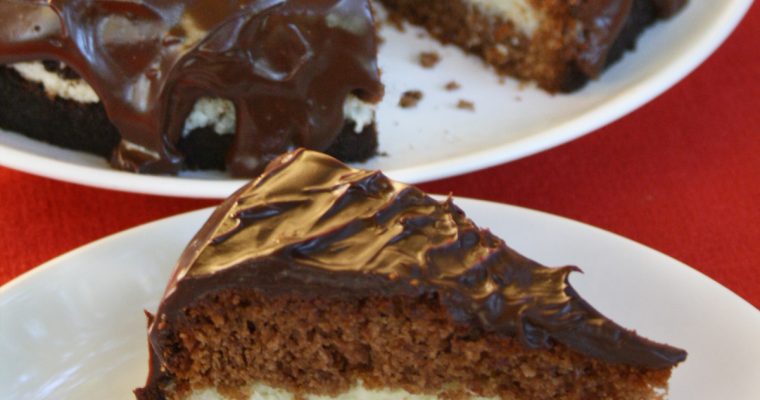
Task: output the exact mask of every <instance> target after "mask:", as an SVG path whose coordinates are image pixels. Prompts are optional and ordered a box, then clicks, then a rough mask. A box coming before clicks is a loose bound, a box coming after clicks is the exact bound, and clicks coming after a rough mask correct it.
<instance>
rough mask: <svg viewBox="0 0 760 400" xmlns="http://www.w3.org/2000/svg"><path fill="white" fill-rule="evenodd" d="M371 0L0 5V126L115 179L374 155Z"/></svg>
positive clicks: (56, 0) (244, 171)
mask: <svg viewBox="0 0 760 400" xmlns="http://www.w3.org/2000/svg"><path fill="white" fill-rule="evenodd" d="M376 57H377V40H376V33H375V26H374V21H373V15H372V10H371V8H370V4H369V0H320V1H310V0H244V1H218V0H171V1H169V0H161V1H159V0H140V1H138V0H123V1H92V0H52V1H47V2H37V1H3V2H0V64H2V65H5V67H0V128H4V129H9V130H13V131H18V132H21V133H24V134H27V135H29V136H32V137H34V138H37V139H42V140H46V141H49V142H51V143H53V144H57V145H61V146H64V147H69V148H73V149H79V150H85V151H90V152H93V153H96V154H101V155H104V156H107V157H109V158H110V160H111V163H112V164H113V165H114V166H115V167H116V168H120V169H124V170H130V171H137V172H146V173H161V174H173V173H177V172H178V171H180V170H181V169H182V168H187V167H190V168H224V167H226V169H227V170H229V171H230V172H231V173H232V174H233V175H238V176H252V175H254V174H255V173H257V172H260V171H261V169H262V168H263V166H264V165H266V163H267V162H268V161H270V160H271V159H272V158H274V157H275V156H276V155H279V154H281V153H283V152H285V151H287V150H288V149H292V148H293V147H295V146H303V147H308V148H312V149H317V150H322V151H328V152H330V153H331V154H334V155H336V156H338V157H340V158H341V159H343V160H346V161H358V160H364V159H366V158H368V157H370V156H372V155H373V154H374V153H375V149H376V146H377V138H376V132H375V128H374V105H375V104H376V103H377V102H378V101H379V100H380V99H381V98H382V94H383V86H382V84H381V83H380V80H379V73H378V68H377V63H376Z"/></svg>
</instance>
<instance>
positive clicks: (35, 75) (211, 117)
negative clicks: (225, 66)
mask: <svg viewBox="0 0 760 400" xmlns="http://www.w3.org/2000/svg"><path fill="white" fill-rule="evenodd" d="M11 67H12V68H13V69H14V70H16V72H18V73H19V75H21V77H22V78H24V79H26V80H28V81H30V82H35V83H39V84H41V85H42V87H43V88H44V89H45V92H46V93H47V95H48V96H50V97H60V98H62V99H66V100H72V101H76V102H79V103H84V104H92V103H98V102H100V98H98V95H97V94H96V93H95V91H94V90H93V89H92V87H91V86H90V85H88V84H87V82H85V81H84V80H82V79H64V78H62V77H61V76H60V75H58V74H57V73H55V72H51V71H48V70H47V69H45V66H44V65H43V64H42V62H40V61H33V62H24V63H16V64H12V65H11ZM343 114H344V115H345V118H346V119H348V120H351V121H353V122H354V125H355V131H356V132H357V133H360V132H361V131H362V130H363V129H364V128H365V127H366V126H368V125H371V124H372V123H373V122H374V120H375V105H374V104H370V103H366V102H364V101H361V100H359V98H357V97H356V96H354V95H348V97H347V98H346V101H345V102H344V103H343ZM205 127H212V128H213V129H214V131H216V133H218V134H220V135H228V134H233V133H235V105H234V104H232V102H231V101H229V100H226V99H222V98H210V97H202V98H200V99H198V101H197V102H196V103H195V106H194V107H193V111H192V112H190V115H188V117H187V120H185V126H184V128H183V134H184V135H187V134H188V133H190V132H191V131H193V130H194V129H198V128H205Z"/></svg>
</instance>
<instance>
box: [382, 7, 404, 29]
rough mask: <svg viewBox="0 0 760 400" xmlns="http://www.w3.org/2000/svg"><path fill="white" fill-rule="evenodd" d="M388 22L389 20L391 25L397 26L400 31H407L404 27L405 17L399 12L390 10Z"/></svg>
mask: <svg viewBox="0 0 760 400" xmlns="http://www.w3.org/2000/svg"><path fill="white" fill-rule="evenodd" d="M386 22H388V23H389V24H390V25H391V26H393V27H394V28H396V30H397V31H399V32H402V33H403V32H405V31H406V28H405V27H404V17H403V16H402V15H401V14H400V13H397V12H390V13H388V18H386Z"/></svg>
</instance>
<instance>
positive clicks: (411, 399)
mask: <svg viewBox="0 0 760 400" xmlns="http://www.w3.org/2000/svg"><path fill="white" fill-rule="evenodd" d="M304 398H305V399H306V400H438V399H439V398H440V397H439V396H437V395H417V394H411V393H409V392H407V391H405V390H403V389H384V390H370V389H367V388H365V387H364V385H362V384H361V383H359V384H357V385H356V386H354V387H353V388H352V389H351V390H349V391H347V392H345V393H342V394H340V395H338V396H334V397H330V396H316V395H306V396H305V397H304ZM294 399H295V396H294V395H293V394H292V393H290V392H288V391H286V390H282V389H277V388H273V387H271V386H267V385H263V384H256V385H254V386H253V394H252V395H251V396H250V397H249V400H294ZM496 399H497V398H496V397H481V396H474V397H472V398H471V400H496ZM185 400H230V398H229V397H225V396H223V395H221V394H220V393H219V392H217V391H216V390H214V389H205V390H202V391H195V392H193V394H191V395H190V396H188V397H186V398H185Z"/></svg>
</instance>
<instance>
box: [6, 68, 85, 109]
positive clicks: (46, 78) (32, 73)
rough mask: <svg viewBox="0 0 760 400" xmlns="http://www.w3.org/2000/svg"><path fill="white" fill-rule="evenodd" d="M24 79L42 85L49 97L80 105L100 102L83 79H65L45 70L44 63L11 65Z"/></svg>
mask: <svg viewBox="0 0 760 400" xmlns="http://www.w3.org/2000/svg"><path fill="white" fill-rule="evenodd" d="M11 67H13V69H15V70H16V72H18V73H19V75H21V77H22V78H24V79H26V80H28V81H31V82H36V83H41V84H42V87H43V88H45V93H47V95H48V96H50V97H51V98H52V97H60V98H62V99H67V100H74V101H77V102H80V103H87V104H90V103H97V102H99V101H100V99H99V98H98V95H97V94H95V91H94V90H92V87H90V85H88V84H87V83H86V82H85V81H83V80H81V79H63V78H61V77H60V76H59V75H58V74H56V73H55V72H50V71H48V70H46V69H45V66H44V65H42V62H39V61H34V62H23V63H17V64H11Z"/></svg>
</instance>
